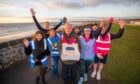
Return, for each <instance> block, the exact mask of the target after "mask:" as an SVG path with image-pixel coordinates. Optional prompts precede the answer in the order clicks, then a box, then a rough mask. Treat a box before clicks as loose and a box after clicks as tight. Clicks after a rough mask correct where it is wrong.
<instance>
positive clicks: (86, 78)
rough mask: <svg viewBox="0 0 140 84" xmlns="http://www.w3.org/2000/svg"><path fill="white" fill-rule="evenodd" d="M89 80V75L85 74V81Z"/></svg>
mask: <svg viewBox="0 0 140 84" xmlns="http://www.w3.org/2000/svg"><path fill="white" fill-rule="evenodd" d="M87 80H88V77H87V74H86V73H85V74H84V81H87Z"/></svg>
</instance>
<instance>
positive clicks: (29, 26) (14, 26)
mask: <svg viewBox="0 0 140 84" xmlns="http://www.w3.org/2000/svg"><path fill="white" fill-rule="evenodd" d="M55 24H56V23H51V26H53V25H55ZM41 25H42V26H43V24H42V23H41ZM36 29H37V27H36V25H35V24H34V23H7V24H0V36H5V35H11V34H15V33H20V32H26V31H31V30H36Z"/></svg>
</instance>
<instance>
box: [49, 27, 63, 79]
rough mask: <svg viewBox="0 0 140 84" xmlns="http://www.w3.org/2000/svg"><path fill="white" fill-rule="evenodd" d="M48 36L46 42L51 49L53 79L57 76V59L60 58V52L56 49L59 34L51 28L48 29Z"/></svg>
mask: <svg viewBox="0 0 140 84" xmlns="http://www.w3.org/2000/svg"><path fill="white" fill-rule="evenodd" d="M49 34H50V36H49V37H48V39H47V44H48V46H49V50H50V51H51V56H52V62H53V79H54V80H56V79H57V78H58V61H59V59H60V53H59V50H58V42H59V40H60V34H59V33H56V32H55V30H54V29H53V28H52V29H50V30H49Z"/></svg>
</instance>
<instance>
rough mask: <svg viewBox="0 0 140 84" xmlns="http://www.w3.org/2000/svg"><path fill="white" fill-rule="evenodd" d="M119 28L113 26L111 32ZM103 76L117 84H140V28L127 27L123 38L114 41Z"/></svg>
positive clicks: (115, 25)
mask: <svg viewBox="0 0 140 84" xmlns="http://www.w3.org/2000/svg"><path fill="white" fill-rule="evenodd" d="M118 27H119V26H118V25H117V24H113V26H112V29H111V31H110V32H111V33H116V32H117V31H118ZM103 76H104V77H105V78H107V79H109V80H114V81H116V83H117V84H140V26H132V25H127V26H126V27H125V32H124V34H123V37H122V38H119V39H114V40H112V43H111V51H110V54H109V55H108V60H107V64H106V66H105V68H104V70H103Z"/></svg>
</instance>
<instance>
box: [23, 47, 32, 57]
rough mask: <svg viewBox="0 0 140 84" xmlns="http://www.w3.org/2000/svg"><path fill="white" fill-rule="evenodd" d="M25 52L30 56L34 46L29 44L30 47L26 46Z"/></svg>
mask: <svg viewBox="0 0 140 84" xmlns="http://www.w3.org/2000/svg"><path fill="white" fill-rule="evenodd" d="M24 52H25V54H26V55H27V56H28V55H30V54H31V53H32V48H31V46H30V45H29V46H28V47H25V46H24Z"/></svg>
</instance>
